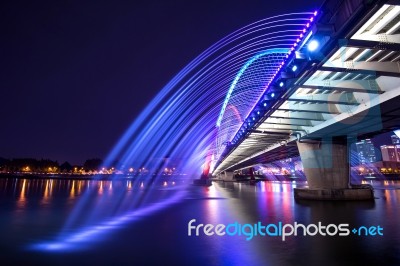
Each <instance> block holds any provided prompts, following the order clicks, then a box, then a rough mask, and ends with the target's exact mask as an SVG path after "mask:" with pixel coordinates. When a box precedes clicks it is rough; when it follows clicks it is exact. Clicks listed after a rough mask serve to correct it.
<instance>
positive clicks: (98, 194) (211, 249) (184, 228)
mask: <svg viewBox="0 0 400 266" xmlns="http://www.w3.org/2000/svg"><path fill="white" fill-rule="evenodd" d="M369 183H370V184H372V185H373V186H374V188H375V197H376V199H375V201H371V202H370V201H367V202H318V201H295V200H294V199H293V188H294V187H298V186H304V185H305V184H304V183H301V182H297V183H296V182H258V183H257V184H256V185H249V184H245V183H232V182H214V183H213V186H211V187H209V188H204V187H194V186H191V185H190V181H189V180H185V179H181V178H178V177H160V178H157V179H156V180H153V181H152V182H148V181H146V179H144V178H136V179H135V180H115V181H94V180H91V181H89V180H55V179H54V180H52V179H40V180H39V179H15V178H4V179H0V264H1V265H15V264H16V263H18V264H21V263H23V264H24V265H33V264H35V265H89V264H90V265H91V264H96V265H110V264H115V265H354V264H355V263H357V262H358V263H364V264H369V265H371V264H377V265H378V264H379V265H383V264H384V263H385V264H387V265H396V264H397V265H398V264H400V232H399V228H400V183H399V182H395V181H384V182H378V181H369ZM193 219H195V220H196V221H194V222H193V223H192V225H193V226H196V225H198V224H200V223H202V224H212V225H217V224H224V225H225V226H227V225H229V224H231V225H232V224H233V225H235V226H239V224H241V225H242V226H243V225H244V224H257V223H258V222H260V224H261V225H268V224H274V225H276V226H277V227H279V226H278V225H279V223H282V224H292V225H293V224H294V223H295V222H297V223H301V224H304V225H305V226H308V225H310V224H317V225H318V223H319V222H320V223H321V225H329V224H335V225H339V224H348V228H349V229H353V228H360V227H361V226H365V227H366V228H370V227H374V226H375V228H378V226H379V227H380V228H383V229H382V230H381V233H382V234H383V235H379V234H377V233H376V231H375V235H365V231H362V233H361V234H360V235H358V233H350V234H349V235H347V236H339V235H338V234H336V235H334V236H328V235H326V236H322V235H318V234H317V235H315V236H310V235H307V236H304V235H302V234H301V233H299V234H298V235H297V236H293V235H292V236H287V237H286V239H285V241H282V237H281V236H279V235H278V236H271V235H266V236H262V235H260V234H258V235H254V236H253V237H252V238H251V239H249V238H250V237H248V233H246V232H250V231H249V230H250V229H249V228H247V231H246V230H245V231H244V233H243V234H244V235H243V234H242V235H238V234H236V235H234V236H230V235H227V234H225V235H222V236H218V235H216V234H215V233H214V235H211V236H207V235H205V234H204V231H202V230H199V236H196V235H195V230H192V231H191V236H189V235H188V223H189V221H191V220H193ZM232 228H233V229H235V228H234V227H232ZM272 228H273V227H272ZM200 229H201V227H200ZM233 231H234V230H231V232H233ZM239 231H240V230H239ZM239 231H238V232H239ZM371 232H372V233H373V232H374V231H371ZM246 234H247V235H246Z"/></svg>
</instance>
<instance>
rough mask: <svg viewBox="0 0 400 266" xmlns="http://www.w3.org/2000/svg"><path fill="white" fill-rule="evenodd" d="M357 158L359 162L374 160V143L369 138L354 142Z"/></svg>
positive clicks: (371, 161)
mask: <svg viewBox="0 0 400 266" xmlns="http://www.w3.org/2000/svg"><path fill="white" fill-rule="evenodd" d="M356 148H357V155H358V160H359V161H360V163H361V164H364V163H373V162H376V154H375V148H374V144H372V142H371V140H370V139H365V140H361V141H360V142H357V143H356Z"/></svg>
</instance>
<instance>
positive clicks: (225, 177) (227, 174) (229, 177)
mask: <svg viewBox="0 0 400 266" xmlns="http://www.w3.org/2000/svg"><path fill="white" fill-rule="evenodd" d="M222 180H224V181H233V172H232V171H225V172H224V173H223V174H222Z"/></svg>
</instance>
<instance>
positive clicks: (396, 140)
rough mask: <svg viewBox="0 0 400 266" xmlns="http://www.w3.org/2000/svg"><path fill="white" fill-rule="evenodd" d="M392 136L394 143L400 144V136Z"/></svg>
mask: <svg viewBox="0 0 400 266" xmlns="http://www.w3.org/2000/svg"><path fill="white" fill-rule="evenodd" d="M391 138H392V144H393V145H396V144H398V145H400V138H399V137H397V136H396V135H392V136H391Z"/></svg>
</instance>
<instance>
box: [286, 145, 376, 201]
mask: <svg viewBox="0 0 400 266" xmlns="http://www.w3.org/2000/svg"><path fill="white" fill-rule="evenodd" d="M297 147H298V149H299V153H300V157H301V161H302V163H303V168H304V173H305V175H306V178H307V182H308V188H296V189H295V190H294V197H295V198H296V199H311V200H371V199H373V198H374V194H373V190H372V188H370V187H363V186H358V187H355V186H351V184H350V164H349V156H348V154H349V152H348V147H349V145H347V137H334V138H332V139H329V140H321V141H311V140H310V141H298V142H297Z"/></svg>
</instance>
